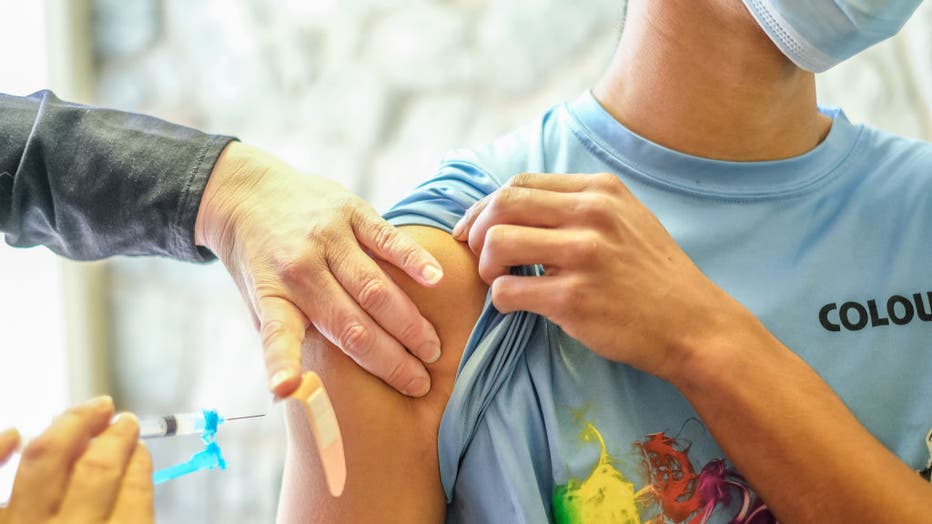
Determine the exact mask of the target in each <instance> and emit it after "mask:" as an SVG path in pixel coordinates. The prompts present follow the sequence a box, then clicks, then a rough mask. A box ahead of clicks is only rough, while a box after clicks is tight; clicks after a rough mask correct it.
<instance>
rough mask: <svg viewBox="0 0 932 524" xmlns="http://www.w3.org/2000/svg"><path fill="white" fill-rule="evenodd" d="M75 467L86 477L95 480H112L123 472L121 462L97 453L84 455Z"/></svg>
mask: <svg viewBox="0 0 932 524" xmlns="http://www.w3.org/2000/svg"><path fill="white" fill-rule="evenodd" d="M76 469H78V470H80V471H81V473H82V474H83V475H85V476H86V477H87V478H93V479H95V481H105V482H106V481H113V480H117V479H119V478H120V477H121V476H122V474H123V468H122V467H121V464H118V463H117V462H116V461H114V460H112V459H108V458H106V457H102V456H99V455H85V456H84V457H83V458H82V459H81V461H80V462H78V464H77V466H76Z"/></svg>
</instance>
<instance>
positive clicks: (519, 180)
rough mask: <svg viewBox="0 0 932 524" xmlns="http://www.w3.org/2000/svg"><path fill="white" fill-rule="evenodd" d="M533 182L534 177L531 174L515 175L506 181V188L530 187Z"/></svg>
mask: <svg viewBox="0 0 932 524" xmlns="http://www.w3.org/2000/svg"><path fill="white" fill-rule="evenodd" d="M533 181H534V175H532V174H531V173H518V174H517V175H515V176H513V177H511V178H510V179H509V180H508V184H507V185H508V186H512V187H525V186H529V185H532V184H533Z"/></svg>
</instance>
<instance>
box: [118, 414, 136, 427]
mask: <svg viewBox="0 0 932 524" xmlns="http://www.w3.org/2000/svg"><path fill="white" fill-rule="evenodd" d="M116 422H119V423H122V424H135V425H138V424H139V419H138V418H136V415H135V414H133V413H130V412H128V411H125V412H123V413H120V414H119V415H117V416H116Z"/></svg>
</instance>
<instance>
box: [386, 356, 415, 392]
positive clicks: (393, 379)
mask: <svg viewBox="0 0 932 524" xmlns="http://www.w3.org/2000/svg"><path fill="white" fill-rule="evenodd" d="M407 371H408V365H407V359H401V360H399V361H398V362H397V363H395V365H394V366H392V370H391V371H389V372H388V374H387V375H386V376H385V382H386V383H388V384H390V385H392V386H393V387H396V388H397V387H404V386H406V385H407V383H408V381H409V380H410V378H409V377H410V376H411V374H410V373H408V372H407Z"/></svg>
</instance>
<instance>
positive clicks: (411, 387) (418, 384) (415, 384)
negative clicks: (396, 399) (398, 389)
mask: <svg viewBox="0 0 932 524" xmlns="http://www.w3.org/2000/svg"><path fill="white" fill-rule="evenodd" d="M428 391H430V378H429V377H414V378H412V379H411V382H408V386H407V387H406V388H405V389H404V394H405V395H408V396H409V397H423V396H424V395H426V394H427V392H428Z"/></svg>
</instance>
